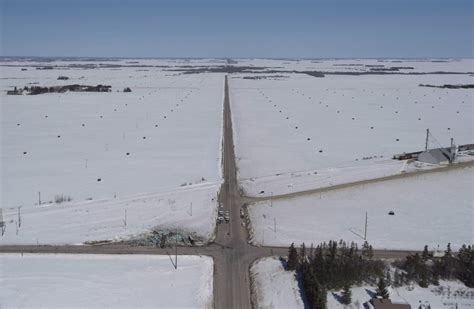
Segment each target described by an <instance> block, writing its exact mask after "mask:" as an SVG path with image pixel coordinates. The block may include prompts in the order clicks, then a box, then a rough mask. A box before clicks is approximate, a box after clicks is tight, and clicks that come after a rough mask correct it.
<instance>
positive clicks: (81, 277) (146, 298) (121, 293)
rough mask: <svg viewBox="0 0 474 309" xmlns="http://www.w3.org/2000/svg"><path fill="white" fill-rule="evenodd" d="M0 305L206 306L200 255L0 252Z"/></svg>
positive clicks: (206, 280) (204, 260) (209, 275)
mask: <svg viewBox="0 0 474 309" xmlns="http://www.w3.org/2000/svg"><path fill="white" fill-rule="evenodd" d="M0 285H1V287H2V288H1V289H0V307H1V308H158V307H159V308H212V307H213V298H212V293H213V261H212V258H210V257H206V256H201V257H198V256H178V268H177V269H175V268H174V267H173V265H172V263H171V262H170V259H169V257H168V256H153V255H146V256H145V255H119V256H117V255H114V256H111V255H86V254H84V255H70V254H47V255H43V254H22V255H20V254H18V253H17V254H0Z"/></svg>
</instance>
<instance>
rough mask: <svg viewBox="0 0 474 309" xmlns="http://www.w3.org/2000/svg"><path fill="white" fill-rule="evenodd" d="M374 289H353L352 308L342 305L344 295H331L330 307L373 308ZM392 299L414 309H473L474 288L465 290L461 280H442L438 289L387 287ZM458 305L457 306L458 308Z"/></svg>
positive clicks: (433, 287)
mask: <svg viewBox="0 0 474 309" xmlns="http://www.w3.org/2000/svg"><path fill="white" fill-rule="evenodd" d="M375 290H376V288H375V287H373V286H359V287H352V289H351V291H352V302H351V304H350V305H342V304H341V303H340V302H339V301H338V300H337V298H338V296H340V295H341V292H340V291H339V292H328V295H327V307H328V308H331V309H332V308H334V309H337V308H344V309H363V308H365V307H364V306H363V304H367V307H368V308H373V306H372V305H371V304H370V303H368V302H369V301H370V299H371V297H372V295H374V294H375ZM388 290H389V292H390V299H391V300H392V302H393V303H401V304H410V305H411V307H412V308H414V309H415V308H421V309H428V305H429V306H431V308H433V309H434V308H440V309H443V308H446V309H448V308H449V309H455V308H460V309H461V308H472V307H473V306H474V289H472V288H468V287H466V286H465V285H464V284H463V283H462V282H459V281H446V280H440V284H439V286H434V285H430V286H429V287H427V288H421V287H420V286H418V285H416V284H415V285H409V286H403V287H399V288H393V287H390V288H388ZM456 306H457V307H456Z"/></svg>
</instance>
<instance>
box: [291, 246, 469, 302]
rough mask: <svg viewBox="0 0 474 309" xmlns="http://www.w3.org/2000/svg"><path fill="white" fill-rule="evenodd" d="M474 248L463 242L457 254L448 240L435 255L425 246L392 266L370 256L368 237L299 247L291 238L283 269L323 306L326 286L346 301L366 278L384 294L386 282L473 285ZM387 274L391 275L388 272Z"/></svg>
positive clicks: (390, 284)
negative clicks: (454, 281)
mask: <svg viewBox="0 0 474 309" xmlns="http://www.w3.org/2000/svg"><path fill="white" fill-rule="evenodd" d="M473 261H474V250H473V247H471V246H466V245H463V246H462V247H461V249H460V250H459V252H458V253H457V254H454V253H453V252H452V250H451V246H450V244H448V246H447V248H446V251H445V252H444V255H443V256H442V257H440V258H435V257H434V254H433V252H430V251H428V247H427V246H425V248H424V251H423V253H422V254H421V255H420V254H419V253H416V254H414V255H409V256H407V257H406V258H405V260H401V261H396V262H394V263H393V265H392V266H393V268H394V269H395V270H394V271H391V269H390V267H389V266H388V265H387V264H386V263H385V262H383V261H382V260H379V259H374V258H373V249H372V246H371V245H369V243H368V242H365V243H364V244H363V246H362V248H358V246H357V244H356V243H354V242H352V243H350V244H349V243H346V242H344V241H342V240H341V241H339V242H337V241H329V242H328V243H326V242H324V243H321V244H319V245H318V246H316V247H313V245H311V247H310V248H307V247H306V245H305V244H304V243H303V244H302V245H301V246H300V248H299V250H298V249H297V248H296V247H295V245H294V244H291V246H290V247H289V249H288V260H287V263H286V269H287V270H290V271H296V274H297V278H298V280H299V281H300V283H301V285H302V288H303V289H302V292H303V295H304V299H305V301H306V303H307V304H308V305H309V306H310V308H314V309H325V308H326V301H327V298H326V297H327V292H328V291H329V290H341V289H342V294H341V297H340V302H341V303H343V304H350V303H351V296H352V293H351V286H353V285H361V284H363V283H368V284H372V285H376V286H377V289H376V294H377V296H378V297H381V298H388V297H389V293H388V290H387V286H394V287H398V286H402V285H406V284H410V283H412V282H415V283H417V284H419V285H420V286H421V287H428V285H429V284H439V280H440V279H448V280H449V279H459V280H461V281H462V282H464V284H466V286H468V287H474V275H473V274H474V262H473ZM392 274H393V275H392Z"/></svg>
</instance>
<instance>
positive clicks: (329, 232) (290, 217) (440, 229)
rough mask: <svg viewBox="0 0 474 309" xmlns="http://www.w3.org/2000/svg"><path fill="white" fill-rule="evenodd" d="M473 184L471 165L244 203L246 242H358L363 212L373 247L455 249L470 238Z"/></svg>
mask: <svg viewBox="0 0 474 309" xmlns="http://www.w3.org/2000/svg"><path fill="white" fill-rule="evenodd" d="M473 184H474V167H466V168H463V169H455V170H450V171H442V172H435V173H430V174H424V175H419V176H411V177H408V178H400V179H395V180H390V181H383V182H377V183H373V184H368V185H356V186H353V187H350V188H345V189H340V190H332V191H328V192H325V193H321V194H313V195H307V196H301V197H295V198H292V199H286V200H274V201H273V202H271V201H266V202H261V203H258V204H254V205H250V206H249V208H248V209H249V215H250V220H251V222H252V225H251V235H252V236H251V237H252V242H253V243H254V244H257V245H262V244H264V245H267V246H268V245H273V246H288V245H289V244H291V243H292V242H294V243H296V244H300V243H302V242H305V243H306V244H310V243H314V244H318V243H320V242H323V241H329V240H331V239H332V240H339V239H343V240H346V241H348V242H351V241H354V242H357V243H359V244H361V243H363V241H364V240H363V237H364V222H365V214H366V212H367V214H368V227H367V240H368V241H369V243H370V244H372V245H373V246H374V248H380V249H383V248H385V249H413V250H421V249H422V248H423V246H424V245H428V246H429V248H430V249H437V247H438V245H439V246H440V248H444V247H445V246H446V244H447V243H451V245H452V246H453V248H459V246H460V245H462V244H471V243H472V241H473V222H474V218H473V201H474V196H473V194H474V193H473V192H474V190H473ZM389 211H394V212H395V215H393V216H391V215H388V212H389ZM275 226H276V230H275Z"/></svg>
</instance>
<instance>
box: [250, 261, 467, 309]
mask: <svg viewBox="0 0 474 309" xmlns="http://www.w3.org/2000/svg"><path fill="white" fill-rule="evenodd" d="M251 273H252V277H253V280H254V286H253V289H252V293H253V297H254V300H256V305H257V306H256V307H257V308H266V309H270V308H273V309H278V308H281V309H286V308H304V305H303V301H302V298H301V293H300V290H299V287H298V282H297V281H296V278H295V273H294V272H292V271H291V272H290V271H285V270H284V268H283V266H282V264H281V262H280V261H279V260H278V259H276V258H264V259H260V260H258V261H257V262H255V263H254V265H253V266H252V268H251ZM375 290H376V288H375V287H374V286H369V285H367V286H360V287H352V289H351V291H352V303H351V304H350V305H348V306H344V305H342V304H341V303H340V302H339V301H338V296H340V292H337V291H336V292H333V291H330V292H328V295H327V307H328V308H329V309H336V308H346V309H349V308H350V309H362V308H372V307H371V306H370V305H369V304H367V307H365V306H364V304H366V303H367V302H368V301H370V299H371V298H372V296H373V295H374V294H375ZM389 292H390V299H391V300H392V301H393V302H398V303H408V304H410V305H411V307H412V308H419V307H418V306H419V305H424V306H427V305H428V304H429V305H430V306H431V308H433V309H434V308H446V309H447V308H450V309H454V308H456V305H457V308H472V307H473V306H474V289H472V288H467V287H466V286H465V285H464V284H463V283H461V282H458V281H445V280H441V281H440V285H439V286H433V285H430V286H429V287H428V288H426V289H425V288H420V287H419V286H418V285H410V286H403V287H400V288H389ZM422 308H423V309H427V307H422Z"/></svg>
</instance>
